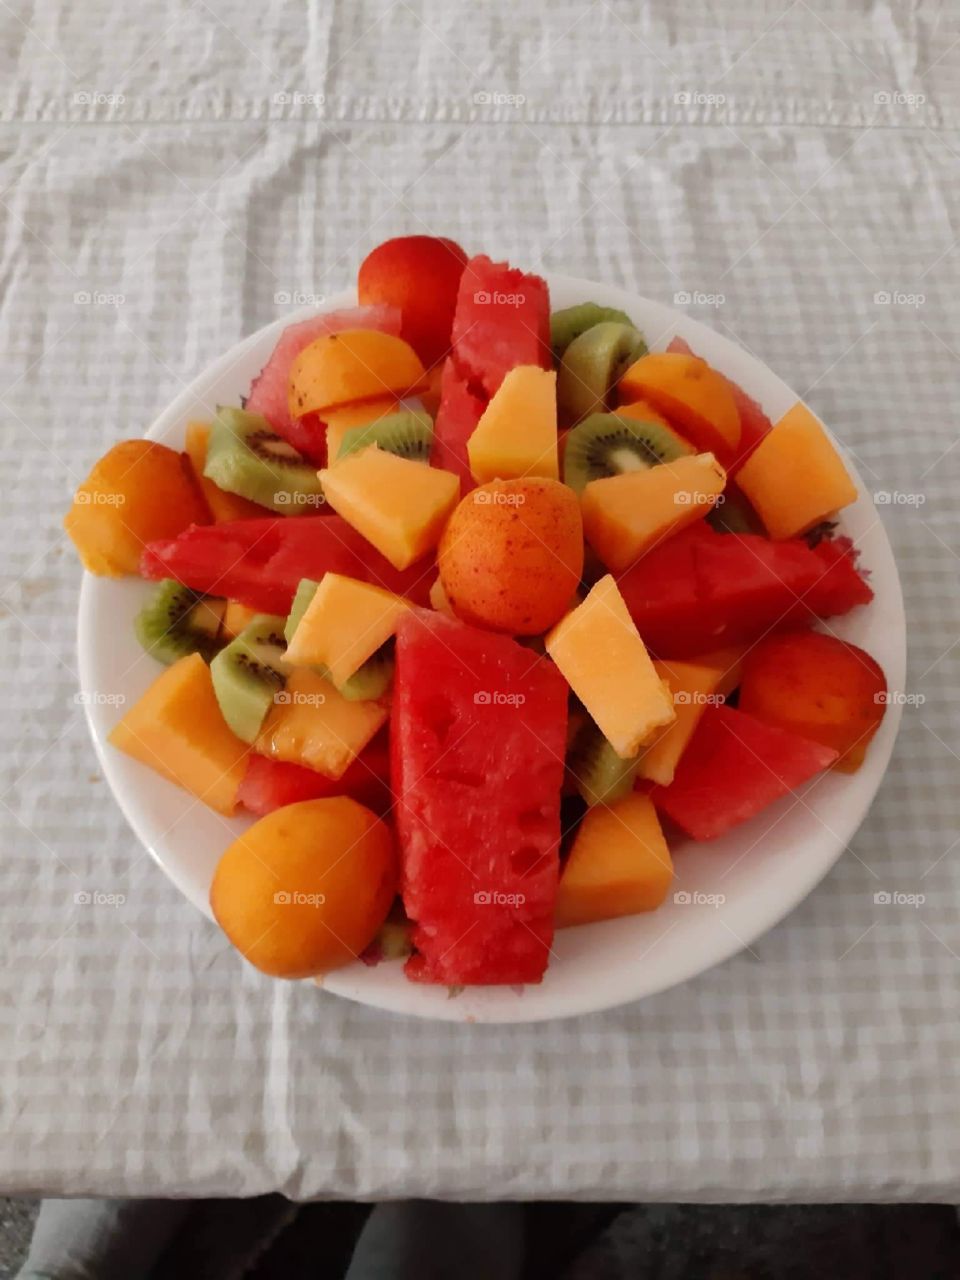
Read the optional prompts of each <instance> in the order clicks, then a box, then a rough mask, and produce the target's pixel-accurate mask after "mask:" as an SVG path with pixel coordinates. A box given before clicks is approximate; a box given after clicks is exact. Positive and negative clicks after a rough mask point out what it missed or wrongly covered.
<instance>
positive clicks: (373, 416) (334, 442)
mask: <svg viewBox="0 0 960 1280" xmlns="http://www.w3.org/2000/svg"><path fill="white" fill-rule="evenodd" d="M399 408H400V401H399V400H397V399H395V398H394V397H393V396H384V397H382V398H381V399H379V400H366V401H364V403H362V404H345V405H344V406H343V407H342V408H341V409H328V410H327V411H326V412H325V413H324V415H323V421H324V423H325V424H326V428H327V437H326V438H327V463H328V465H331V466H332V465H333V463H334V462H336V460H337V454H338V453H339V452H340V446H341V445H342V444H343V437H344V436H345V435H346V434H347V432H348V431H352V430H353V428H354V427H365V426H367V425H368V423H371V422H376V421H377V419H378V418H382V417H383V416H384V415H385V414H388V413H396V412H397V410H398V409H399Z"/></svg>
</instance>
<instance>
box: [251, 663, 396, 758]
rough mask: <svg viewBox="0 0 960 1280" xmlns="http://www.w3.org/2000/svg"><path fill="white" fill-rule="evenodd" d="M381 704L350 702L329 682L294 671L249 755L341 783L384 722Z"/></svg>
mask: <svg viewBox="0 0 960 1280" xmlns="http://www.w3.org/2000/svg"><path fill="white" fill-rule="evenodd" d="M387 715H388V708H387V705H386V704H385V703H383V702H375V701H369V702H351V701H350V700H349V699H348V698H345V697H344V696H343V694H342V693H340V692H339V690H338V689H337V688H336V686H335V685H334V684H332V683H331V681H329V680H327V679H325V677H323V676H321V675H319V674H318V673H317V672H315V671H311V670H310V669H309V668H307V667H298V668H297V669H296V670H294V671H293V673H292V674H291V675H290V677H289V679H288V680H287V684H286V687H285V688H284V689H283V690H282V691H281V692H280V693H278V694H276V696H275V698H274V703H273V706H272V707H271V708H270V710H269V711H268V712H267V718H266V720H264V722H263V727H262V728H261V730H260V733H259V735H258V737H257V740H256V742H255V743H254V750H255V751H256V752H257V753H258V754H259V755H263V756H270V757H271V758H272V759H274V760H286V761H288V762H289V763H291V764H302V765H306V767H307V768H308V769H316V771H317V772H318V773H322V774H324V775H325V776H326V777H328V778H341V777H343V775H344V773H346V771H347V769H348V768H349V767H350V764H351V763H352V761H353V760H355V759H356V757H357V756H358V755H359V754H360V752H361V751H362V750H363V748H364V747H365V746H366V745H367V743H368V742H369V741H370V739H371V738H372V737H373V735H374V734H375V733H376V732H377V730H378V729H379V728H380V727H381V725H383V724H384V722H385V721H386V719H387Z"/></svg>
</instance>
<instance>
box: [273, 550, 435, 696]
mask: <svg viewBox="0 0 960 1280" xmlns="http://www.w3.org/2000/svg"><path fill="white" fill-rule="evenodd" d="M410 608H411V605H410V601H409V600H405V599H404V598H403V597H402V596H397V595H394V594H393V592H392V591H384V590H383V589H382V588H381V587H374V586H372V585H371V584H370V583H369V582H359V581H358V580H357V579H356V578H348V577H345V576H344V575H343V574H340V573H325V574H324V575H323V578H322V579H321V582H320V585H319V587H317V589H316V591H315V592H314V593H313V598H312V600H311V601H310V603H309V604H308V605H307V607H306V609H305V610H304V613H303V617H302V618H301V619H300V621H299V623H298V624H297V629H296V631H295V632H294V633H293V639H292V640H291V641H290V643H289V645H288V646H287V652H286V654H285V659H286V661H287V662H288V663H290V664H291V665H292V666H295V667H298V666H305V667H325V668H326V670H327V672H328V674H329V676H330V679H331V680H332V681H333V683H334V684H335V685H344V684H346V682H347V681H348V680H349V679H350V677H351V676H352V675H353V673H354V672H355V671H357V670H359V668H360V667H362V666H363V664H364V663H365V662H366V660H367V659H368V658H369V657H371V656H372V655H373V654H374V653H376V651H377V650H378V649H379V648H380V646H381V645H383V644H386V642H387V641H388V640H389V639H390V637H391V636H392V635H393V633H394V631H395V630H396V627H397V622H398V621H399V619H400V618H401V617H402V616H403V614H405V613H406V612H407V610H408V609H410Z"/></svg>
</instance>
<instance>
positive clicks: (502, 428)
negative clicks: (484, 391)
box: [467, 365, 560, 484]
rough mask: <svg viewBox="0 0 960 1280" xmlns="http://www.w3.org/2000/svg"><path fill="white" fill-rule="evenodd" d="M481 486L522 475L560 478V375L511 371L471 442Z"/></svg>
mask: <svg viewBox="0 0 960 1280" xmlns="http://www.w3.org/2000/svg"><path fill="white" fill-rule="evenodd" d="M467 456H468V457H469V459H470V470H471V471H472V472H473V478H474V480H476V482H477V484H486V482H487V481H488V480H515V479H518V478H519V477H520V476H545V477H546V478H547V479H548V480H559V479H560V465H559V462H558V459H557V375H556V373H555V372H554V371H553V370H552V369H551V370H549V371H548V370H546V369H541V368H539V367H538V366H537V365H518V366H517V367H516V368H515V369H511V370H510V372H509V373H508V374H507V376H506V377H505V378H504V380H503V382H502V383H501V384H500V386H499V388H498V389H497V391H496V392H495V393H494V395H493V398H492V400H491V401H490V403H489V404H488V405H487V407H486V409H484V411H483V413H482V414H481V416H480V421H479V422H478V423H477V425H476V427H475V428H474V431H473V434H472V435H471V436H470V439H469V440H468V441H467Z"/></svg>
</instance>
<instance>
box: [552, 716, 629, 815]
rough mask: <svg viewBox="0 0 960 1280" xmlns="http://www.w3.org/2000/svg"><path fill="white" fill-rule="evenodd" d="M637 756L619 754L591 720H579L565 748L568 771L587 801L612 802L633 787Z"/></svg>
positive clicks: (597, 802) (592, 802) (589, 802)
mask: <svg viewBox="0 0 960 1280" xmlns="http://www.w3.org/2000/svg"><path fill="white" fill-rule="evenodd" d="M638 765H639V759H638V758H637V757H635V758H634V759H632V760H624V759H622V757H620V756H618V755H617V753H616V752H615V751H614V749H613V747H611V745H610V743H609V742H608V741H607V740H606V738H605V737H604V736H603V734H602V733H601V732H600V730H599V729H598V728H597V726H596V725H595V724H594V723H593V721H592V720H587V721H586V722H585V723H583V724H581V725H580V726H579V727H578V729H577V731H576V733H575V734H574V736H573V741H572V742H571V743H570V744H569V746H568V748H567V771H568V772H569V774H570V776H571V777H572V779H573V781H574V783H575V784H576V788H577V790H578V791H579V792H580V795H581V796H582V797H583V799H584V800H586V802H587V804H588V805H594V804H612V803H613V801H614V800H620V799H621V798H622V797H623V796H625V795H628V794H629V792H631V791H632V790H633V783H634V780H635V778H636V776H637V767H638Z"/></svg>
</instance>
